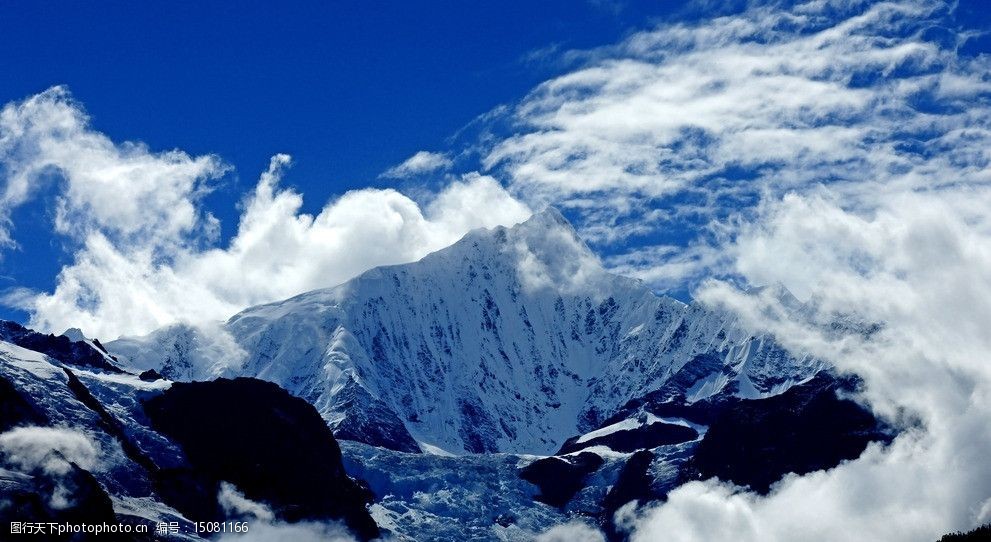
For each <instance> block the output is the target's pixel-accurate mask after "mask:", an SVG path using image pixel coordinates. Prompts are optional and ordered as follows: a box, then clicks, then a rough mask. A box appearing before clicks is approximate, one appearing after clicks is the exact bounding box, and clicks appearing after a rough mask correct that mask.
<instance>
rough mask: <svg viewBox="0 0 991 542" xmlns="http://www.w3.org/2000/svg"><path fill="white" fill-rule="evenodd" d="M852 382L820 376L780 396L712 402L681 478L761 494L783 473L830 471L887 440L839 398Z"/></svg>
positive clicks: (860, 412) (885, 434) (860, 411)
mask: <svg viewBox="0 0 991 542" xmlns="http://www.w3.org/2000/svg"><path fill="white" fill-rule="evenodd" d="M854 385H855V382H854V381H852V380H851V379H836V378H833V377H830V376H827V375H825V374H820V375H817V376H816V377H815V378H814V379H812V380H811V381H809V382H806V383H804V384H800V385H798V386H794V387H793V388H791V389H789V390H788V391H786V392H784V393H782V394H781V395H777V396H774V397H770V398H767V399H762V400H736V401H730V402H728V403H727V404H724V405H721V406H719V407H717V408H716V412H715V414H714V415H713V419H712V423H711V425H710V426H709V429H708V431H707V432H706V434H705V438H703V439H702V442H701V443H699V445H698V448H696V450H695V453H694V455H693V456H692V458H691V459H690V460H689V461H688V462H687V463H686V464H685V466H684V467H683V470H682V475H683V478H684V479H685V480H695V479H706V478H713V477H716V478H719V479H721V480H726V481H730V482H733V483H735V484H737V485H741V486H749V487H750V488H751V489H753V490H754V491H757V492H758V493H762V494H764V493H767V492H768V491H769V490H770V487H771V485H772V484H773V483H774V482H777V481H778V480H780V479H781V477H782V476H784V475H785V474H788V473H791V472H794V473H797V474H806V473H809V472H812V471H817V470H822V469H829V468H832V467H835V466H836V465H838V464H839V463H840V462H841V461H844V460H848V459H855V458H857V457H859V456H860V454H861V453H863V451H864V449H865V448H866V447H867V445H868V444H869V443H871V442H875V441H877V442H888V441H890V438H891V437H890V433H889V432H887V431H885V430H884V428H883V426H880V425H879V424H878V421H877V420H876V419H875V418H874V416H873V415H872V414H871V413H870V412H869V411H868V410H866V409H865V408H864V407H862V406H861V405H858V404H857V403H855V402H854V401H851V400H849V399H843V398H840V397H839V396H837V392H850V391H852V390H853V387H854Z"/></svg>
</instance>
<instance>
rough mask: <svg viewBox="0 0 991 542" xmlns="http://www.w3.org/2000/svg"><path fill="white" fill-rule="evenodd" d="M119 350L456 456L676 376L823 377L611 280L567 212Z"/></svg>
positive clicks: (685, 385)
mask: <svg viewBox="0 0 991 542" xmlns="http://www.w3.org/2000/svg"><path fill="white" fill-rule="evenodd" d="M107 346H108V349H109V350H110V351H111V352H113V353H114V354H116V355H117V357H118V359H120V360H121V361H122V363H124V362H126V363H127V364H128V365H130V366H131V367H132V368H137V369H156V370H158V371H159V372H161V373H162V374H163V375H165V376H166V377H168V378H171V379H174V380H192V379H204V378H210V377H216V376H228V377H232V376H251V377H257V378H261V379H264V380H269V381H272V382H275V383H278V384H279V385H281V386H283V387H285V388H286V389H287V390H289V391H290V392H291V393H293V394H295V395H297V396H299V397H302V398H304V399H306V400H307V401H309V402H311V403H312V404H313V405H315V406H316V407H317V409H318V411H319V412H320V413H321V414H322V415H323V416H324V418H325V419H326V420H327V421H328V423H330V425H331V427H332V428H334V431H335V434H336V435H337V436H338V437H339V438H343V439H351V440H359V441H363V442H366V443H369V444H373V445H379V446H385V447H388V448H392V449H396V450H400V451H411V452H418V451H421V450H425V451H444V452H448V453H454V454H460V453H465V452H468V453H482V452H517V453H537V454H546V453H552V452H554V451H555V450H557V449H558V448H560V446H561V445H562V444H563V443H564V442H565V440H567V439H568V438H569V437H573V436H575V435H578V434H581V433H584V432H587V431H589V430H591V429H594V428H596V427H598V426H599V425H600V424H602V422H604V421H605V420H606V419H607V418H609V417H610V416H613V415H614V414H616V413H617V412H618V411H619V410H620V409H621V408H622V407H623V406H624V405H627V404H629V403H630V402H631V401H632V402H635V401H636V400H637V399H639V398H643V397H644V396H646V395H647V394H650V393H652V392H653V393H655V394H656V392H658V390H662V388H665V386H667V387H668V388H670V389H674V388H671V387H672V386H674V387H675V388H677V390H676V391H677V392H678V393H682V394H684V395H685V396H686V397H688V399H689V400H698V399H702V398H705V397H708V396H711V395H713V394H715V393H719V392H730V393H733V394H736V395H739V396H742V397H760V396H762V395H771V394H776V393H779V392H781V391H783V390H785V389H787V388H788V387H789V386H790V385H792V384H794V383H797V382H802V381H805V380H808V378H810V377H811V376H812V375H813V374H815V372H816V371H818V369H819V365H818V362H817V361H816V360H813V359H808V358H803V359H796V358H793V357H791V356H789V355H787V354H786V353H785V352H784V351H783V350H782V349H780V348H779V347H777V346H776V345H775V344H774V342H773V340H771V339H770V338H768V337H761V336H754V335H753V334H751V333H750V332H748V331H747V330H745V329H743V328H741V327H739V326H738V325H737V324H736V323H735V322H734V320H733V319H731V318H729V317H728V316H726V315H724V314H721V313H717V312H713V311H710V310H708V309H706V308H704V307H702V306H700V305H698V304H687V305H686V304H684V303H681V302H679V301H677V300H674V299H672V298H668V297H665V296H659V295H656V294H654V293H653V292H652V291H650V289H649V288H647V287H646V286H645V285H643V284H642V283H640V282H639V281H637V280H633V279H630V278H627V277H622V276H618V275H614V274H611V273H609V272H608V271H607V270H606V269H604V268H603V266H602V264H601V262H600V261H599V259H598V258H597V257H596V256H595V254H594V253H593V252H592V251H591V250H589V248H588V247H587V246H586V245H585V243H584V242H582V240H581V239H580V238H579V236H578V234H577V233H576V232H575V230H574V228H572V227H571V225H570V224H569V223H568V221H567V220H566V219H565V218H564V217H563V216H562V215H561V214H560V213H559V212H558V211H557V210H555V209H553V208H548V209H547V210H544V211H542V212H540V213H537V214H535V215H533V216H532V217H531V218H530V219H528V220H527V221H525V222H522V223H520V224H517V225H515V226H513V227H510V228H506V227H497V228H493V229H478V230H474V231H472V232H470V233H468V234H467V235H466V236H465V237H463V238H462V239H461V240H460V241H458V242H456V243H455V244H453V245H451V246H449V247H447V248H444V249H442V250H439V251H437V252H434V253H432V254H430V255H428V256H426V257H424V258H423V259H422V260H420V261H418V262H414V263H409V264H403V265H395V266H388V267H380V268H376V269H372V270H370V271H368V272H366V273H364V274H362V275H360V276H358V277H356V278H354V279H352V280H350V281H348V282H346V283H344V284H341V285H339V286H336V287H333V288H327V289H322V290H315V291H312V292H308V293H305V294H302V295H299V296H296V297H293V298H290V299H287V300H285V301H280V302H277V303H270V304H265V305H259V306H256V307H252V308H249V309H247V310H245V311H243V312H241V313H239V314H237V315H235V316H234V317H232V318H231V319H230V320H229V321H228V322H226V324H224V325H223V326H222V328H221V329H219V330H213V331H210V330H207V329H203V328H199V329H197V328H190V327H188V326H172V327H170V328H166V329H163V330H159V331H158V332H155V333H153V334H151V335H149V336H146V337H142V338H128V339H121V340H118V341H115V342H113V343H110V344H108V345H107ZM204 360H209V363H205V362H204Z"/></svg>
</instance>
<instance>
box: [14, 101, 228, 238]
mask: <svg viewBox="0 0 991 542" xmlns="http://www.w3.org/2000/svg"><path fill="white" fill-rule="evenodd" d="M225 170H226V169H225V166H224V165H223V164H222V163H221V162H220V160H219V159H217V158H216V157H213V156H201V157H195V158H194V157H190V156H189V155H187V154H186V153H183V152H181V151H177V150H176V151H169V152H162V153H152V152H150V151H149V150H148V149H147V148H146V147H145V146H143V145H142V144H140V143H126V144H123V145H115V144H114V143H113V142H112V141H110V139H108V138H107V137H106V136H104V135H103V134H101V133H98V132H94V131H92V130H90V129H89V128H88V118H87V116H86V114H85V113H84V112H83V111H82V109H81V108H80V107H79V106H78V105H77V104H75V103H74V102H73V101H72V99H71V96H70V95H69V93H68V91H67V90H66V89H65V88H64V87H53V88H51V89H49V90H47V91H45V92H43V93H41V94H38V95H36V96H32V97H31V98H29V99H27V100H24V101H23V102H20V103H11V104H8V105H6V106H5V107H4V108H3V110H2V112H0V172H2V174H3V180H4V184H3V187H2V191H0V220H2V222H4V226H5V227H3V228H2V229H0V241H2V242H4V243H5V244H10V243H11V237H10V213H11V211H12V210H13V209H14V208H15V207H17V206H19V205H22V204H24V203H25V202H26V201H28V200H29V199H30V198H31V197H32V196H34V195H35V194H37V193H38V192H39V190H40V189H41V188H42V187H43V185H44V184H45V183H46V182H52V183H59V184H60V185H61V186H60V190H59V195H58V200H57V203H56V209H55V211H56V214H55V229H56V231H58V232H59V233H63V234H66V235H79V234H81V233H83V232H85V231H88V230H92V229H98V230H100V231H102V232H104V234H105V235H106V236H107V237H111V238H115V239H116V238H120V239H125V240H140V241H141V242H142V243H144V244H146V245H148V246H149V247H152V248H154V249H159V248H163V247H167V246H170V245H174V244H176V243H180V242H181V241H182V240H183V236H185V235H187V234H190V233H193V232H194V231H195V230H197V229H204V228H209V227H210V225H211V219H210V217H209V215H207V214H205V213H204V212H203V211H202V209H200V207H199V206H198V203H199V200H200V198H201V197H202V196H203V195H205V194H206V193H207V192H208V190H209V188H210V186H209V181H210V180H211V179H215V178H217V177H219V176H220V175H222V174H223V173H224V172H225Z"/></svg>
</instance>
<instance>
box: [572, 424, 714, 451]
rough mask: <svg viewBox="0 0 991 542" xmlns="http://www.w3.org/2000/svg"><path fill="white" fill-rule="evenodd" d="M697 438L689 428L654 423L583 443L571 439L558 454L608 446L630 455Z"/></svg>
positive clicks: (615, 432)
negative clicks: (638, 451)
mask: <svg viewBox="0 0 991 542" xmlns="http://www.w3.org/2000/svg"><path fill="white" fill-rule="evenodd" d="M698 436H699V435H698V433H697V432H696V431H695V430H694V429H692V428H691V427H685V426H684V425H676V424H670V423H664V422H654V423H651V424H644V425H642V426H640V427H637V428H635V429H621V430H619V431H614V432H612V433H609V434H608V435H603V436H601V437H596V438H591V439H588V440H586V441H584V442H578V439H579V438H581V437H571V438H569V439H568V440H567V441H565V443H564V445H563V446H562V447H561V450H560V451H558V454H569V453H572V452H577V451H579V450H584V449H586V448H590V447H592V446H608V447H609V449H611V450H613V451H615V452H623V453H631V452H635V451H637V450H645V449H650V448H656V447H658V446H664V445H668V444H679V443H682V442H689V441H692V440H695V439H696V438H698Z"/></svg>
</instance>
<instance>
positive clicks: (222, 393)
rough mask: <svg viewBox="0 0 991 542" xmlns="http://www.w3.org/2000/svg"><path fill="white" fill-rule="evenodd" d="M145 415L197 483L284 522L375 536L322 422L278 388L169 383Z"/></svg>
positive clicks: (360, 489) (366, 494) (254, 383)
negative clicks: (233, 489) (228, 492)
mask: <svg viewBox="0 0 991 542" xmlns="http://www.w3.org/2000/svg"><path fill="white" fill-rule="evenodd" d="M144 409H145V412H146V413H147V415H148V417H149V419H150V420H151V423H152V426H153V427H154V428H155V429H156V430H157V431H159V432H161V433H163V434H165V435H167V436H169V437H170V438H171V439H173V440H174V441H175V442H177V443H178V444H179V445H180V446H181V447H182V448H183V451H184V452H185V454H186V456H187V458H188V460H189V462H190V464H191V465H192V467H193V468H194V469H195V471H196V472H197V473H198V474H200V475H202V476H203V478H205V479H209V480H212V481H215V482H216V483H219V481H221V480H224V481H229V482H231V483H233V484H235V485H236V486H237V487H238V489H240V490H241V491H242V492H244V494H245V496H246V497H248V498H249V499H252V500H255V501H260V502H264V503H266V504H267V505H269V506H270V507H271V508H272V509H273V511H274V512H275V513H276V515H277V516H278V517H279V518H281V519H284V520H286V521H301V520H328V519H330V520H342V521H344V523H345V524H346V525H347V526H348V527H349V528H350V529H351V530H352V532H354V533H355V534H356V535H357V536H358V537H360V538H361V539H364V540H368V539H371V538H374V537H376V536H378V535H379V530H378V527H377V526H376V525H375V522H374V521H373V520H372V518H371V516H370V515H369V514H368V511H367V510H366V508H365V507H366V505H367V504H368V503H369V502H371V498H372V495H371V493H370V491H368V489H367V488H366V487H365V486H364V485H362V484H360V483H358V482H356V481H355V480H353V479H351V478H349V477H348V476H347V474H346V473H345V471H344V466H343V464H342V462H341V451H340V448H339V447H338V445H337V442H336V440H334V436H333V434H331V431H330V429H329V428H328V427H327V425H326V423H325V422H324V421H323V418H321V417H320V415H319V414H318V413H317V411H316V409H314V408H313V406H312V405H310V404H309V403H307V402H306V401H305V400H303V399H300V398H297V397H293V396H292V395H290V394H289V393H288V392H286V391H285V390H283V389H282V388H280V387H279V386H277V385H275V384H272V383H270V382H264V381H261V380H256V379H251V378H236V379H233V380H228V379H218V380H214V381H212V382H191V383H175V384H173V385H172V387H171V388H170V389H168V390H166V391H165V392H163V393H162V394H161V395H158V396H156V397H152V398H151V399H149V400H147V401H146V402H145V403H144ZM211 489H212V488H211ZM213 495H216V493H213Z"/></svg>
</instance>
